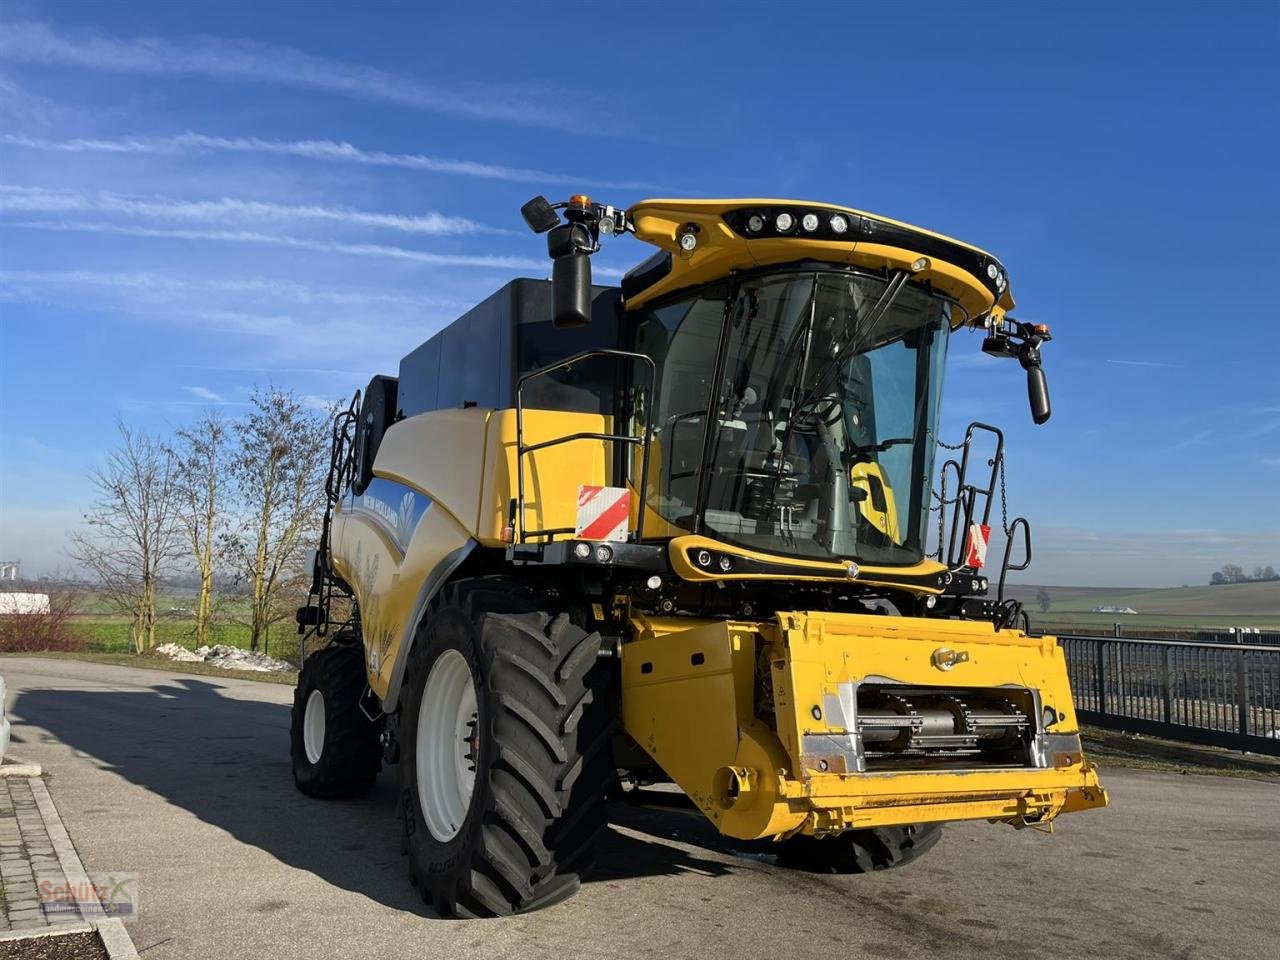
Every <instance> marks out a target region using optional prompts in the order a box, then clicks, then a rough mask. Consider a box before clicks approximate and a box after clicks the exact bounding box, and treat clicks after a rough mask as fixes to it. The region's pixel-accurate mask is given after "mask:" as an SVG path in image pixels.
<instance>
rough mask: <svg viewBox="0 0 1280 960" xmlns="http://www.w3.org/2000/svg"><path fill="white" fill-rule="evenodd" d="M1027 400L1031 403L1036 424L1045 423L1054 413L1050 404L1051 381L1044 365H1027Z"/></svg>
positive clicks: (1032, 415)
mask: <svg viewBox="0 0 1280 960" xmlns="http://www.w3.org/2000/svg"><path fill="white" fill-rule="evenodd" d="M1027 400H1028V402H1029V403H1030V404H1031V419H1032V420H1034V421H1035V422H1036V425H1037V426H1038V425H1040V424H1042V423H1045V422H1046V421H1047V420H1048V419H1049V417H1050V416H1051V415H1052V413H1053V409H1052V408H1051V407H1050V405H1049V381H1048V380H1047V379H1045V375H1044V367H1042V366H1040V365H1039V364H1037V365H1036V366H1034V367H1027Z"/></svg>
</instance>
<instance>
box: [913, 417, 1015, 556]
mask: <svg viewBox="0 0 1280 960" xmlns="http://www.w3.org/2000/svg"><path fill="white" fill-rule="evenodd" d="M937 444H938V446H939V447H941V448H942V449H943V450H963V449H964V447H965V444H964V441H961V442H960V443H944V442H943V441H941V440H938V441H937ZM996 473H997V475H998V476H999V477H1000V529H1001V530H1003V531H1004V535H1005V539H1006V540H1007V539H1009V536H1010V534H1009V492H1008V489H1007V488H1006V486H1005V472H1004V451H1003V450H1001V451H1000V457H999V460H998V461H997V462H996ZM939 486H940V487H941V488H942V489H941V490H934V489H932V488H930V490H929V493H930V494H931V495H932V497H933V499H934V500H936V501H937V504H938V505H937V506H936V507H929V511H930V512H931V513H932V512H936V513H937V514H938V551H937V553H936V554H935V556H936V557H937V558H938V559H939V560H941V559H942V552H943V551H942V547H943V543H942V539H943V537H944V536H945V535H946V532H947V530H946V526H947V507H948V506H949V505H950V504H953V503H955V502H957V501H958V500H959V499H960V491H958V490H957V491H956V496H955V497H953V498H952V499H950V500H948V499H947V471H946V469H945V466H944V469H943V470H942V475H941V479H940V482H939Z"/></svg>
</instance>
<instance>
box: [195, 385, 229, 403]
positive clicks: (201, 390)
mask: <svg viewBox="0 0 1280 960" xmlns="http://www.w3.org/2000/svg"><path fill="white" fill-rule="evenodd" d="M186 390H187V392H188V393H190V394H191V395H192V396H196V397H199V398H200V399H201V400H208V401H209V402H210V403H222V402H223V396H222V394H220V393H216V392H214V391H213V390H210V389H209V388H208V387H198V386H197V387H187V388H186Z"/></svg>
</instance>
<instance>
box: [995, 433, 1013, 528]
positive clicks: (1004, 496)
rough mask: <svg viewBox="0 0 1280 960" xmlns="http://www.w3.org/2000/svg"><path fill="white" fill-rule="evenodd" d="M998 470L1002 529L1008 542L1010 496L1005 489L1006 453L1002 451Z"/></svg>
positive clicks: (997, 466)
mask: <svg viewBox="0 0 1280 960" xmlns="http://www.w3.org/2000/svg"><path fill="white" fill-rule="evenodd" d="M996 470H997V472H998V473H999V474H1000V528H1001V529H1002V530H1004V537H1005V539H1006V540H1008V539H1010V535H1009V494H1008V492H1007V491H1006V490H1005V487H1004V451H1003V450H1001V451H1000V462H999V463H997V464H996Z"/></svg>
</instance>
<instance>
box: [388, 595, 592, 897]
mask: <svg viewBox="0 0 1280 960" xmlns="http://www.w3.org/2000/svg"><path fill="white" fill-rule="evenodd" d="M600 644H601V640H600V635H599V634H597V633H591V634H588V633H587V632H586V631H584V630H582V629H580V628H579V627H577V626H575V625H574V624H573V623H572V622H571V621H570V619H569V618H568V617H567V616H565V615H563V614H562V615H560V616H557V617H554V618H552V617H551V616H550V615H548V614H546V613H543V612H540V611H537V610H535V609H534V608H533V603H532V600H531V598H530V597H529V595H528V593H527V591H525V590H524V589H523V588H521V587H519V586H517V585H515V584H512V583H510V582H509V581H505V580H498V579H480V580H465V581H461V582H459V583H456V584H452V585H450V586H448V587H446V588H445V590H444V591H442V593H441V596H440V597H439V598H438V599H437V601H436V602H434V603H433V605H432V609H431V610H430V612H429V614H428V617H427V619H426V621H425V622H424V625H423V628H422V629H421V630H420V632H419V635H418V636H417V637H416V638H415V642H414V647H413V649H412V651H411V652H410V654H409V667H408V673H407V676H406V679H405V684H404V688H403V692H402V694H401V701H400V729H401V742H402V744H403V748H402V751H401V760H400V786H401V803H402V807H403V812H404V823H405V842H406V847H407V853H408V855H409V861H410V878H411V880H412V881H413V882H415V883H417V884H418V886H419V888H420V889H421V891H422V894H423V897H424V899H427V898H429V899H430V900H431V902H432V903H433V905H434V906H435V908H436V909H437V910H438V911H439V912H440V913H441V914H442V915H444V916H457V917H488V916H505V915H509V914H513V913H522V912H525V911H529V910H535V909H539V908H541V907H545V906H550V905H551V904H554V903H558V902H559V901H561V900H564V899H565V898H567V897H569V896H571V895H572V894H573V893H574V892H575V891H576V890H577V889H578V886H579V884H580V881H581V877H582V875H583V874H584V873H585V872H586V871H587V870H588V869H589V868H590V867H591V866H592V864H593V862H594V856H595V846H596V840H597V838H598V836H599V834H600V833H601V831H602V830H603V829H604V826H605V810H604V794H605V790H606V788H607V787H608V785H609V783H610V782H611V780H612V778H613V776H614V770H613V766H612V758H611V756H610V753H609V743H610V735H611V733H612V728H613V721H614V716H613V713H612V709H611V703H612V698H611V697H610V696H608V690H609V685H608V683H607V680H606V678H604V677H602V675H601V673H602V671H601V669H600V666H599V664H598V662H597V661H598V653H599V651H600Z"/></svg>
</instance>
